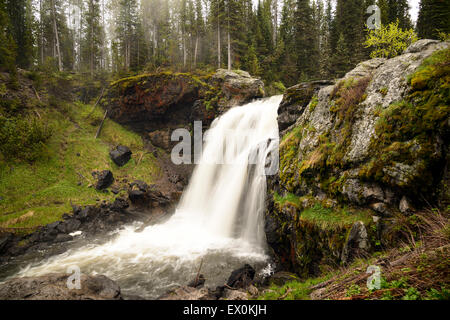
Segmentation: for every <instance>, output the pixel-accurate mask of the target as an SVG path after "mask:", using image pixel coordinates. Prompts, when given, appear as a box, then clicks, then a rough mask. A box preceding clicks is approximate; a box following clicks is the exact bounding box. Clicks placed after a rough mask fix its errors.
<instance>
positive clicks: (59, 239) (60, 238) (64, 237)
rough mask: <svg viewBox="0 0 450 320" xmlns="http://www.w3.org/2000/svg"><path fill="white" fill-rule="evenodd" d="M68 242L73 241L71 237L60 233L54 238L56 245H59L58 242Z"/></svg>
mask: <svg viewBox="0 0 450 320" xmlns="http://www.w3.org/2000/svg"><path fill="white" fill-rule="evenodd" d="M70 240H73V237H72V236H71V235H68V234H62V233H60V234H58V235H57V236H56V238H55V240H54V241H55V242H56V243H59V242H66V241H70Z"/></svg>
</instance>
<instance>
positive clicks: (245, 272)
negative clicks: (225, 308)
mask: <svg viewBox="0 0 450 320" xmlns="http://www.w3.org/2000/svg"><path fill="white" fill-rule="evenodd" d="M254 277H255V269H253V267H252V266H250V265H249V264H246V265H244V266H243V267H242V268H239V269H237V270H234V271H233V272H232V273H231V275H230V277H229V278H228V280H227V286H229V287H231V288H234V289H237V288H246V287H248V286H249V285H250V284H251V283H252V281H253V278H254Z"/></svg>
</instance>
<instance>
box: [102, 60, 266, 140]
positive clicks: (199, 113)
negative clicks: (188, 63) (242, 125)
mask: <svg viewBox="0 0 450 320" xmlns="http://www.w3.org/2000/svg"><path fill="white" fill-rule="evenodd" d="M263 96H264V84H263V82H262V81H261V80H259V79H256V78H252V77H251V76H250V75H249V74H248V73H247V72H244V71H227V70H222V69H219V70H218V71H217V72H216V73H214V74H210V75H207V76H195V75H193V74H188V73H171V72H162V73H155V74H144V75H139V76H136V77H130V78H125V79H121V80H118V81H116V82H113V83H112V84H111V87H110V88H109V90H108V92H107V94H106V98H105V99H103V101H102V104H103V106H104V107H105V108H107V109H108V116H109V117H110V118H111V119H114V120H116V121H117V122H119V123H121V124H125V125H128V126H129V127H131V128H133V129H135V130H137V131H140V132H154V131H159V130H163V131H164V130H166V129H168V128H169V129H170V128H172V129H174V128H180V127H186V128H188V129H189V128H190V125H191V124H192V122H193V121H194V120H197V121H203V122H204V125H205V126H208V125H209V123H211V121H212V120H213V119H214V118H215V117H216V116H217V115H219V114H221V113H222V112H224V111H226V110H227V109H229V108H231V107H234V106H237V105H240V104H243V103H246V102H249V101H251V100H252V99H255V98H260V97H263Z"/></svg>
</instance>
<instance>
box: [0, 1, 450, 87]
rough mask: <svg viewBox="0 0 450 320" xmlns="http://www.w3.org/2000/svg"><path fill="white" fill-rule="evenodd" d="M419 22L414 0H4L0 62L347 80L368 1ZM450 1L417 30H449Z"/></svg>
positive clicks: (434, 5)
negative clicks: (411, 11) (221, 70)
mask: <svg viewBox="0 0 450 320" xmlns="http://www.w3.org/2000/svg"><path fill="white" fill-rule="evenodd" d="M373 4H376V5H378V7H379V8H380V10H381V23H382V24H383V25H389V24H390V23H398V28H399V29H400V30H403V31H405V32H406V31H408V32H410V31H411V29H412V28H414V24H413V22H412V20H411V17H410V14H409V5H408V1H407V0H400V1H393V0H377V1H374V0H345V1H344V0H336V1H332V0H312V1H310V0H258V1H252V0H0V27H1V29H0V65H1V68H2V69H4V70H10V71H13V69H14V68H15V67H16V66H17V67H20V68H23V69H34V68H40V69H41V70H42V69H43V70H51V71H71V72H81V73H87V74H90V75H92V76H94V75H96V74H99V73H108V74H109V73H112V74H114V75H116V76H118V77H119V76H126V75H131V74H136V73H139V72H143V71H146V72H154V71H156V70H165V69H169V70H176V71H204V72H209V71H212V70H215V69H217V68H219V67H223V68H228V69H243V70H246V71H248V72H250V73H251V74H253V75H256V76H259V77H261V78H262V79H263V80H264V81H265V82H267V83H273V82H282V83H283V84H284V85H286V86H289V85H293V84H295V83H297V82H299V81H304V80H314V79H324V78H333V77H341V76H343V75H344V74H345V72H347V71H349V70H350V69H351V68H353V67H354V66H355V65H356V64H357V63H358V62H360V61H362V60H364V59H368V58H370V54H371V50H370V49H369V48H367V47H366V46H365V45H364V43H365V41H366V38H367V37H368V34H369V31H370V30H369V29H368V28H367V21H368V18H369V17H370V15H371V13H370V12H369V13H368V11H367V8H368V7H369V6H370V5H373ZM449 5H450V0H445V1H442V0H440V1H437V0H422V1H421V3H420V13H419V17H418V23H417V27H416V30H415V31H416V32H417V33H418V35H419V37H421V38H425V37H426V38H438V37H439V35H440V34H448V33H449V32H450V27H449V23H450V17H449V14H450V10H449Z"/></svg>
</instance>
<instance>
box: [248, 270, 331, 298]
mask: <svg viewBox="0 0 450 320" xmlns="http://www.w3.org/2000/svg"><path fill="white" fill-rule="evenodd" d="M330 276H331V274H330V275H327V276H323V277H318V278H311V279H307V280H305V281H297V280H294V281H289V282H287V283H285V284H284V285H282V286H277V285H275V284H272V285H271V286H270V287H269V288H268V289H267V290H265V291H264V293H263V294H262V295H260V296H259V297H258V298H257V299H258V300H310V296H309V295H310V293H311V291H312V290H311V289H310V287H312V286H314V285H316V284H319V283H321V282H323V281H326V280H328V278H330Z"/></svg>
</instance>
